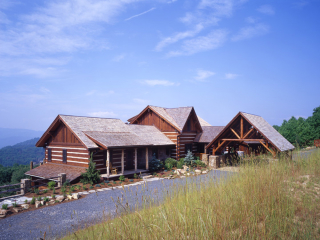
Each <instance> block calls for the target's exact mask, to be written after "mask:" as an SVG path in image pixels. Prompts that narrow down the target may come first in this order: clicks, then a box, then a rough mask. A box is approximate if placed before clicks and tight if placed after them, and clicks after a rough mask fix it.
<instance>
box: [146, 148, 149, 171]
mask: <svg viewBox="0 0 320 240" xmlns="http://www.w3.org/2000/svg"><path fill="white" fill-rule="evenodd" d="M146 169H147V170H149V154H148V147H146Z"/></svg>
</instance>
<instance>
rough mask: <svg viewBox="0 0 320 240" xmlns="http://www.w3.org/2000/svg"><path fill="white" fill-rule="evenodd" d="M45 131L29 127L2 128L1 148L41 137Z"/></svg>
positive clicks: (0, 134) (0, 129) (0, 131)
mask: <svg viewBox="0 0 320 240" xmlns="http://www.w3.org/2000/svg"><path fill="white" fill-rule="evenodd" d="M42 134H43V131H34V130H29V129H12V128H0V148H2V147H6V146H12V145H14V144H17V143H20V142H23V141H26V140H29V139H31V138H35V137H41V135H42Z"/></svg>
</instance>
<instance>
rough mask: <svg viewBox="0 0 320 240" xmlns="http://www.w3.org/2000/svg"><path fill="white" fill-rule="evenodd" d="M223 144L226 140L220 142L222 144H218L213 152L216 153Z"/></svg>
mask: <svg viewBox="0 0 320 240" xmlns="http://www.w3.org/2000/svg"><path fill="white" fill-rule="evenodd" d="M225 142H226V140H224V141H222V143H220V144H219V145H218V147H217V148H216V149H215V150H214V151H215V152H216V151H217V150H218V149H219V148H221V146H222V145H223V144H224V143H225ZM212 151H213V150H212Z"/></svg>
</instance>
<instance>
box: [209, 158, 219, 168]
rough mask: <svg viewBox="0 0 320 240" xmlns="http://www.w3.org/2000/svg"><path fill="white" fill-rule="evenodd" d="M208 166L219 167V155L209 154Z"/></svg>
mask: <svg viewBox="0 0 320 240" xmlns="http://www.w3.org/2000/svg"><path fill="white" fill-rule="evenodd" d="M209 167H210V168H214V169H217V168H219V167H220V156H214V155H210V156H209Z"/></svg>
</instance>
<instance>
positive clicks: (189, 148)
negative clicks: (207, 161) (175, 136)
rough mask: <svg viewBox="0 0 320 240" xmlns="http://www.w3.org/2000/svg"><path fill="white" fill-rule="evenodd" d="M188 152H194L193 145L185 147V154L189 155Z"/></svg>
mask: <svg viewBox="0 0 320 240" xmlns="http://www.w3.org/2000/svg"><path fill="white" fill-rule="evenodd" d="M188 150H190V152H192V143H189V144H186V145H185V153H186V154H187V153H188Z"/></svg>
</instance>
